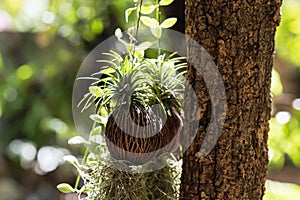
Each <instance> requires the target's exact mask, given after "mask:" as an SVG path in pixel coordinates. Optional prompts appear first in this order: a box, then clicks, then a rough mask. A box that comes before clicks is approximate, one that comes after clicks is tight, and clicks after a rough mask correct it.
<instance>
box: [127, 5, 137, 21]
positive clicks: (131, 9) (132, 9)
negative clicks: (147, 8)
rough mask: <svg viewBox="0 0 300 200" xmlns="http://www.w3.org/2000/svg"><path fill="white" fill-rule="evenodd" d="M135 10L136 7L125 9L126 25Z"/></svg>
mask: <svg viewBox="0 0 300 200" xmlns="http://www.w3.org/2000/svg"><path fill="white" fill-rule="evenodd" d="M135 10H136V7H133V8H128V9H126V11H125V20H126V23H128V19H129V16H130V15H131V13H132V12H133V11H135Z"/></svg>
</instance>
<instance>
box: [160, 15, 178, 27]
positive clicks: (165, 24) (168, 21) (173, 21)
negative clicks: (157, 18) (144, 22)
mask: <svg viewBox="0 0 300 200" xmlns="http://www.w3.org/2000/svg"><path fill="white" fill-rule="evenodd" d="M176 22H177V18H176V17H172V18H169V19H166V20H165V21H163V23H161V25H160V27H161V28H171V27H172V26H174V24H176Z"/></svg>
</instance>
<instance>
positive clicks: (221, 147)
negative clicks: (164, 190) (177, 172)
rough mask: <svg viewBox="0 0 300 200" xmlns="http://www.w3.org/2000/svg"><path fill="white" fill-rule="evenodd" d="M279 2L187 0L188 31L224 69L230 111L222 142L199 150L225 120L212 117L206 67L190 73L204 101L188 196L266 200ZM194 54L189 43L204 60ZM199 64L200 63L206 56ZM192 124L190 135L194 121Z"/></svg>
mask: <svg viewBox="0 0 300 200" xmlns="http://www.w3.org/2000/svg"><path fill="white" fill-rule="evenodd" d="M280 6H281V0H208V1H204V0H186V13H185V15H186V34H187V36H189V37H191V38H192V39H193V40H195V41H197V42H198V43H199V44H200V45H201V46H202V47H204V49H205V50H206V51H207V52H208V53H209V54H210V56H211V58H212V60H213V61H214V63H215V64H216V66H217V67H218V70H219V71H220V74H221V77H222V79H223V82H224V87H225V91H226V98H227V111H226V118H225V124H224V126H223V129H222V132H221V136H220V138H219V140H218V142H217V144H216V145H215V146H214V148H213V149H212V150H211V151H210V153H209V154H208V155H207V156H205V157H203V158H202V157H201V152H199V150H200V148H201V145H202V142H203V139H204V137H205V134H206V131H207V129H208V126H209V124H210V123H217V122H218V120H219V119H218V118H214V119H212V120H211V118H212V117H214V116H211V113H212V111H211V99H210V95H209V91H208V89H207V85H209V84H208V83H207V81H205V82H204V80H203V77H202V76H201V74H199V73H197V71H196V70H195V68H197V67H200V68H201V67H202V66H194V67H193V66H190V67H189V69H188V77H187V78H188V80H189V82H190V83H191V85H192V86H193V88H194V90H195V93H196V95H197V99H198V103H199V105H200V109H199V113H198V115H197V116H198V120H199V121H200V123H199V126H198V129H197V134H196V137H195V138H194V141H193V143H192V145H191V146H190V147H189V149H188V150H187V151H186V152H185V153H184V158H183V169H182V170H183V172H182V177H181V195H180V196H181V199H189V200H198V199H224V200H228V199H230V200H233V199H239V200H240V199H250V200H255V199H262V197H263V195H264V190H265V186H264V185H265V181H266V176H267V166H268V148H267V139H268V130H269V125H268V120H269V118H270V111H271V98H270V84H271V71H272V66H273V52H274V35H275V30H276V27H277V26H278V24H279V21H280ZM194 52H196V51H195V49H194V47H193V46H192V45H190V46H189V48H188V54H189V56H193V57H195V58H194V59H199V57H198V56H197V55H195V54H194ZM200 58H201V56H200ZM192 59H193V58H192ZM193 63H198V64H199V65H200V64H203V61H198V62H197V61H194V62H193ZM206 72H207V71H206ZM208 73H209V72H208ZM210 81H212V83H213V81H214V80H213V79H212V80H210ZM220 117H224V115H222V116H220ZM187 121H188V120H187ZM186 123H187V124H184V126H185V127H187V128H185V132H184V134H186V132H188V130H189V129H188V127H189V126H190V124H189V123H191V122H186ZM188 134H191V133H188ZM212 140H213V139H212Z"/></svg>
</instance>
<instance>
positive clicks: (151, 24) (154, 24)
mask: <svg viewBox="0 0 300 200" xmlns="http://www.w3.org/2000/svg"><path fill="white" fill-rule="evenodd" d="M141 21H142V22H143V24H145V25H146V26H148V27H157V26H158V21H157V20H156V19H154V18H151V17H147V16H141Z"/></svg>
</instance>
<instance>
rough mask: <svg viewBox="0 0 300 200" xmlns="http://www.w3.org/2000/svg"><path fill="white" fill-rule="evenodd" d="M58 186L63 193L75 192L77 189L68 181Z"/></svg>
mask: <svg viewBox="0 0 300 200" xmlns="http://www.w3.org/2000/svg"><path fill="white" fill-rule="evenodd" d="M56 187H57V189H58V190H59V191H61V192H63V193H71V192H75V189H74V188H73V187H72V186H71V185H69V184H68V183H61V184H59V185H57V186H56Z"/></svg>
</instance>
